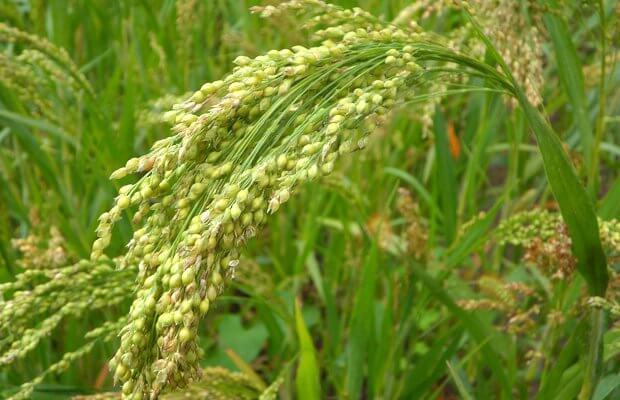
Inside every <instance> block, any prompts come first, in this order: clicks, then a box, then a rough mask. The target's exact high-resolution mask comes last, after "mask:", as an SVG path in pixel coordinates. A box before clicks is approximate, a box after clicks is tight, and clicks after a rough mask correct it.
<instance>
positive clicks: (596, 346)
mask: <svg viewBox="0 0 620 400" xmlns="http://www.w3.org/2000/svg"><path fill="white" fill-rule="evenodd" d="M604 332H605V311H604V310H602V309H600V308H593V309H592V310H591V311H590V337H589V340H588V354H587V359H586V369H585V371H584V377H583V385H582V386H581V392H580V393H579V400H590V399H591V398H592V394H593V393H594V390H595V389H596V385H597V383H598V378H599V374H600V371H601V366H602V361H603V357H602V355H603V333H604Z"/></svg>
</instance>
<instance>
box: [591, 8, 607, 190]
mask: <svg viewBox="0 0 620 400" xmlns="http://www.w3.org/2000/svg"><path fill="white" fill-rule="evenodd" d="M598 6H599V17H600V24H601V26H600V29H601V38H600V39H601V43H600V44H601V71H600V73H601V77H600V81H599V89H598V92H599V93H598V115H597V119H596V127H595V129H596V130H595V135H594V146H593V147H592V160H591V162H592V165H591V168H590V170H591V171H592V174H593V176H591V177H590V185H591V186H592V190H593V192H594V193H593V194H594V195H596V193H597V192H598V189H599V176H598V173H597V172H595V171H598V162H599V159H600V153H601V151H600V146H601V141H602V140H603V134H604V131H605V75H606V74H607V71H606V64H607V63H606V62H605V61H606V60H605V57H606V53H607V41H606V38H605V34H606V32H607V27H606V20H605V6H604V4H603V0H599V2H598Z"/></svg>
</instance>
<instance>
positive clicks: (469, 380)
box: [0, 0, 620, 399]
mask: <svg viewBox="0 0 620 400" xmlns="http://www.w3.org/2000/svg"><path fill="white" fill-rule="evenodd" d="M267 3H268V2H266V1H245V0H209V1H204V0H177V1H173V0H148V1H147V0H135V1H120V0H113V1H110V0H53V1H44V0H5V1H3V2H1V3H0V22H2V23H4V24H6V25H5V26H4V27H3V28H2V29H0V282H8V281H12V280H13V279H14V278H15V276H16V275H17V274H18V273H19V272H21V271H22V270H24V269H28V268H32V267H36V268H43V267H45V266H47V265H50V266H59V265H67V264H70V263H73V262H76V261H78V260H80V259H83V258H88V256H89V250H90V245H91V243H92V241H93V239H94V238H95V233H94V229H95V227H96V225H97V217H98V216H99V215H100V214H101V213H102V212H103V211H105V210H106V209H108V208H109V206H110V204H111V202H112V199H113V197H114V196H115V193H116V190H117V189H118V188H117V187H115V186H114V185H115V183H114V182H112V181H110V180H109V179H108V177H109V175H110V173H111V172H112V171H114V170H115V169H117V168H118V167H120V166H122V165H124V163H125V162H126V160H127V159H129V158H131V157H134V156H136V155H140V154H143V153H145V152H146V151H147V150H148V149H149V147H150V145H151V144H152V143H153V142H154V141H155V140H157V139H160V138H162V137H165V136H167V135H168V132H169V128H170V126H169V125H167V124H166V123H165V122H163V121H162V120H161V113H162V112H164V111H166V110H168V109H169V108H170V107H171V106H172V105H173V104H174V103H175V102H177V101H178V100H179V99H182V96H183V95H184V94H185V93H188V92H190V91H193V90H196V89H197V88H199V87H200V86H201V85H202V83H204V82H206V81H212V80H216V79H219V78H220V77H222V76H223V75H224V74H225V73H226V72H228V71H229V70H230V69H231V66H232V60H233V59H234V58H235V57H237V56H239V55H248V56H256V55H259V54H262V53H264V52H266V51H268V50H270V49H279V48H283V47H290V46H292V45H295V44H300V43H301V44H305V43H307V42H308V38H307V37H306V34H305V33H304V31H303V30H301V29H299V26H298V24H297V23H296V21H295V19H294V18H287V17H282V18H279V19H278V20H277V23H273V22H269V21H265V20H261V19H260V18H259V17H258V16H256V15H253V14H251V13H250V11H249V9H250V7H252V6H254V5H259V4H262V5H264V4H267ZM333 3H335V4H339V5H342V6H345V7H354V6H359V7H362V8H364V9H365V10H368V11H370V12H372V13H373V14H375V15H378V16H381V17H382V18H384V19H385V20H387V21H392V20H397V21H398V22H399V23H405V24H408V23H410V22H411V21H415V22H416V23H417V24H419V25H421V26H423V27H425V28H427V29H429V30H432V31H436V32H443V33H447V34H450V33H451V32H457V33H458V32H459V31H458V29H460V28H461V27H462V26H463V25H464V19H463V16H462V15H461V14H460V13H458V12H455V11H454V10H450V9H448V8H447V6H444V5H443V4H444V2H427V3H425V4H424V5H423V6H422V7H419V9H418V7H414V8H409V10H412V11H411V13H410V14H407V12H405V13H402V11H403V10H407V7H411V4H414V5H415V4H416V2H415V1H405V0H391V1H380V0H365V1H346V0H340V1H333ZM500 3H501V2H500ZM446 4H447V2H446ZM513 4H515V5H516V6H515V7H512V8H511V10H513V11H512V12H514V13H515V14H516V15H518V20H519V21H522V23H523V24H524V25H523V26H521V27H517V26H509V25H510V24H509V23H508V22H510V21H511V20H501V19H499V18H496V19H495V20H486V21H484V23H485V24H487V25H491V26H485V28H488V29H494V30H499V31H502V30H506V32H507V36H508V38H507V39H506V43H505V44H504V45H505V46H510V45H511V44H512V45H515V41H511V37H510V35H516V34H517V33H518V32H517V31H516V28H523V29H526V30H527V32H530V29H534V31H532V32H536V35H537V37H536V40H538V41H539V43H538V45H539V46H538V47H536V46H533V47H532V48H535V49H538V51H539V53H536V54H534V55H533V56H532V55H531V54H525V53H524V54H523V56H521V55H520V54H521V53H518V51H519V49H517V48H515V52H516V53H514V54H519V56H517V57H515V58H514V60H515V61H516V62H517V64H516V65H517V67H518V66H519V62H520V63H521V65H525V66H526V67H525V68H526V69H527V66H528V65H531V63H539V64H538V65H539V67H540V70H539V71H538V73H539V76H536V77H535V78H536V80H537V82H539V84H540V86H539V87H538V90H539V93H540V96H541V98H542V106H543V107H544V109H545V111H546V113H547V115H549V116H550V118H551V121H552V124H553V126H554V128H555V130H556V131H557V132H559V133H560V134H561V137H562V140H563V141H564V143H565V144H566V148H567V149H568V150H569V152H570V155H571V158H572V161H573V162H574V164H575V165H576V166H577V169H578V172H579V173H580V176H581V177H582V178H583V179H584V182H585V183H586V184H587V185H588V187H589V188H590V193H591V195H592V198H593V199H595V200H596V209H597V211H598V213H599V216H600V217H601V218H602V219H603V220H606V221H612V220H613V219H614V218H619V217H620V180H619V174H618V171H619V166H620V141H619V140H620V128H619V127H620V90H618V88H619V84H620V72H619V69H618V68H617V66H616V64H617V59H618V44H619V43H620V30H619V29H618V28H619V27H618V17H619V12H620V6H619V5H618V3H617V2H616V1H603V2H600V3H599V2H595V1H592V2H588V1H584V2H571V1H565V2H561V1H559V2H557V3H556V2H554V1H546V2H537V1H515V2H514V3H513ZM601 5H602V8H603V9H604V10H605V16H604V18H601V15H600V13H599V10H600V8H599V7H600V6H601ZM513 17H514V16H513ZM7 26H10V27H12V28H16V29H19V30H20V31H22V32H26V33H28V34H30V35H33V36H28V37H24V38H23V40H22V41H16V40H14V37H15V34H14V32H13V33H10V32H9V30H10V28H7ZM7 32H9V33H7ZM11 38H13V39H11ZM513 39H514V37H513ZM515 46H516V45H515ZM28 49H31V50H32V49H34V50H38V51H39V52H37V51H30V52H29V51H28ZM59 49H64V50H62V51H61V50H59ZM40 54H44V55H47V57H48V58H50V57H51V59H53V60H55V61H60V62H62V63H65V58H66V60H69V61H67V63H66V65H69V63H70V62H71V61H70V60H72V62H73V63H74V65H75V70H72V69H71V68H65V69H63V70H61V69H59V68H56V67H54V65H52V64H50V63H46V62H45V61H44V60H42V58H45V57H41V56H40ZM602 59H605V60H606V62H605V63H604V68H603V67H602V63H601V60H602ZM601 81H602V82H603V84H601ZM435 107H436V110H435ZM601 110H602V111H603V112H602V114H601V112H600V111H601ZM429 119H431V120H430V121H429ZM556 208H557V207H556V205H555V203H554V200H553V197H552V195H551V192H550V189H549V187H548V185H547V181H546V179H545V175H544V171H543V165H542V160H541V157H540V155H539V153H538V150H537V148H536V146H535V143H534V142H533V139H532V138H531V136H530V135H529V134H528V131H527V124H526V122H525V119H524V116H523V115H522V112H521V111H520V110H519V109H518V108H515V107H514V105H512V104H510V103H509V102H506V101H505V99H503V98H502V97H501V96H499V95H497V94H494V93H484V92H471V93H466V94H463V95H458V96H450V97H445V98H443V99H441V101H436V102H433V103H432V104H430V106H429V105H428V104H426V105H416V104H412V105H410V106H408V107H406V108H403V109H402V110H400V111H399V112H398V113H396V114H395V115H394V116H393V118H392V120H391V122H390V123H389V124H388V125H387V126H385V127H383V128H382V129H380V130H378V131H377V132H375V134H374V136H373V137H372V140H371V143H369V146H368V148H367V149H366V150H365V151H363V152H361V153H360V154H358V155H356V156H355V157H353V158H350V159H348V160H347V161H346V162H345V163H343V164H341V165H340V166H339V167H338V171H337V173H336V174H335V175H333V176H332V177H330V178H329V179H328V180H326V181H324V182H321V183H314V184H310V185H308V187H307V188H306V189H305V190H304V191H302V192H301V193H299V194H298V195H297V196H295V197H294V199H292V200H291V202H290V203H288V204H287V206H286V207H284V209H283V210H282V211H281V212H280V213H278V214H277V215H276V216H275V218H272V219H271V221H270V223H269V226H268V229H266V230H265V231H264V232H262V233H261V234H260V235H259V236H258V237H257V238H256V239H254V240H253V241H251V243H250V245H249V246H248V248H247V249H246V251H245V253H244V254H243V258H242V261H241V264H240V266H239V268H238V276H237V280H236V281H235V282H234V283H233V285H232V286H231V287H230V288H229V290H227V292H226V293H225V295H224V296H223V297H222V299H221V300H219V301H218V302H217V304H215V306H214V308H213V311H212V312H210V313H209V315H208V317H207V318H206V320H204V321H203V322H202V327H201V329H202V343H203V348H204V349H205V351H206V356H205V359H204V365H205V366H221V367H224V368H227V369H229V370H231V371H241V372H242V373H243V374H244V377H245V378H248V377H250V378H249V379H250V381H251V382H253V384H254V385H257V387H258V388H259V389H264V388H265V387H266V386H268V385H269V384H271V383H272V382H278V385H279V386H278V387H279V396H280V398H282V399H292V398H298V397H301V395H300V394H299V391H298V390H297V391H296V383H299V381H300V376H302V375H303V374H304V373H309V374H310V375H311V376H316V375H318V376H319V378H320V386H321V389H320V390H321V393H322V394H321V398H334V399H335V398H338V399H340V398H350V399H358V398H377V399H400V398H403V399H417V398H424V399H427V398H429V399H430V398H436V399H451V398H470V399H495V398H519V399H529V398H540V399H556V398H561V399H572V398H576V396H577V394H578V393H579V389H580V387H581V382H582V379H583V369H584V368H583V364H582V362H583V360H582V359H581V358H580V354H582V353H583V352H584V351H585V348H586V347H585V346H586V344H585V343H586V339H585V337H586V334H587V324H586V323H585V322H584V315H585V311H584V310H587V309H588V307H591V306H592V305H591V303H592V301H590V302H588V299H587V296H586V294H585V285H584V282H583V281H582V279H581V278H580V277H579V276H578V275H576V274H575V272H574V265H572V264H571V263H573V264H574V262H573V261H572V260H571V255H570V242H569V239H568V237H567V235H566V232H565V230H564V228H563V226H562V224H561V222H560V221H556V220H553V221H552V222H549V218H550V217H549V215H548V214H547V212H548V213H550V214H551V215H552V216H553V215H554V214H555V211H556ZM532 210H534V211H532ZM522 211H531V212H530V213H528V214H520V216H519V213H520V212H522ZM514 215H518V216H517V218H516V219H515V218H512V219H510V218H511V217H513V216H514ZM506 220H508V222H505V223H504V224H503V225H502V228H501V229H499V230H498V229H497V226H498V225H499V224H500V223H501V221H506ZM120 225H121V226H120V227H119V228H118V231H117V232H115V237H114V242H113V244H112V252H114V251H116V252H118V251H119V250H120V248H121V246H122V245H123V244H124V243H126V242H127V241H128V240H129V239H130V237H131V229H132V228H131V221H130V220H129V219H126V220H125V221H123V223H122V224H120ZM602 226H607V227H608V233H607V236H606V237H607V238H608V241H607V242H606V243H604V244H606V245H607V250H608V257H609V260H608V261H609V263H610V269H611V273H612V282H611V285H610V291H609V292H610V294H609V295H608V298H607V300H606V301H607V303H605V304H606V306H609V307H610V308H613V306H614V304H615V305H616V306H617V301H618V297H619V296H620V279H619V278H618V271H620V269H619V268H620V266H619V264H618V253H619V252H620V239H618V236H620V227H618V226H617V224H616V225H614V222H610V223H608V224H607V225H605V224H602ZM543 228H544V229H543ZM545 229H546V230H545ZM519 235H521V236H519ZM614 235H618V236H614ZM604 238H605V237H604ZM616 246H617V247H616ZM614 252H615V253H614ZM112 255H113V254H112ZM130 296H131V293H127V294H126V298H124V299H119V302H118V304H115V305H113V306H110V307H106V306H105V305H104V306H101V307H98V308H96V309H93V310H91V311H90V312H88V313H86V314H82V315H79V316H77V317H72V318H66V319H65V320H63V322H62V323H61V324H60V325H59V326H58V327H57V328H56V329H55V330H54V331H53V334H51V335H49V337H46V338H45V339H44V340H43V341H42V342H41V343H40V344H39V345H38V346H37V348H36V350H35V351H33V352H32V353H31V354H29V355H28V356H27V357H26V358H25V359H23V360H20V361H19V362H16V363H12V364H10V365H8V366H5V367H4V368H3V369H2V370H0V390H2V391H4V393H7V394H8V393H11V392H12V391H14V390H15V388H16V387H17V386H18V385H19V384H21V383H23V382H25V381H28V380H30V379H32V378H34V377H35V376H36V375H38V374H39V373H41V372H42V371H43V370H45V369H46V367H47V366H49V365H50V364H51V363H53V362H55V361H57V360H59V359H60V358H61V357H62V354H64V353H66V352H69V351H72V350H74V349H76V348H78V347H79V346H80V345H81V344H82V343H84V333H85V332H87V331H89V330H90V329H92V328H93V327H96V326H99V325H100V324H101V323H102V322H103V321H106V320H110V319H112V318H118V317H119V316H121V315H123V314H125V313H126V312H127V309H128V306H129V299H130ZM295 299H299V313H298V314H299V315H297V316H298V317H299V316H301V317H302V318H296V311H295V304H296V303H295ZM0 307H2V303H1V302H0ZM614 318H615V319H614ZM617 320H618V318H617V316H616V317H614V316H613V313H611V316H610V321H609V329H608V330H607V332H606V334H605V338H604V343H605V348H604V361H605V362H604V367H603V371H602V373H601V381H600V383H599V386H598V387H597V391H596V393H595V398H596V399H604V398H609V399H614V398H615V399H617V398H620V389H617V388H618V387H619V385H620V375H619V374H618V370H619V368H620V361H619V359H618V354H620V325H619V324H618V322H617ZM2 329H10V327H0V332H1V330H2ZM306 330H307V331H308V333H309V337H310V338H311V341H308V340H307V335H306V334H305V332H306ZM1 341H2V337H1V336H0V342H1ZM116 345H117V343H116V342H115V341H114V340H111V341H109V342H107V343H102V344H97V345H95V346H94V348H93V349H92V351H90V352H89V353H87V354H85V355H84V356H83V357H81V358H79V359H78V360H77V361H76V362H75V363H74V364H73V366H72V367H70V368H69V369H68V371H67V372H65V373H63V374H58V375H56V374H51V375H50V376H49V377H48V378H47V379H46V380H45V383H44V384H41V385H39V386H37V390H36V392H35V396H36V398H66V397H68V396H72V395H78V394H90V393H94V392H99V391H110V390H113V389H112V382H111V378H110V376H109V374H108V372H107V369H106V362H107V360H108V359H109V357H110V356H111V355H112V354H113V352H114V349H115V346H116ZM308 349H310V351H312V352H315V353H316V360H317V364H316V365H313V366H312V367H313V368H312V371H311V372H307V371H304V370H303V369H301V368H299V367H298V360H299V356H300V353H303V352H304V351H309V350H308ZM245 378H244V379H245ZM239 379H241V378H239ZM214 381H215V380H214ZM237 383H238V382H237ZM208 384H209V383H208V382H206V385H208ZM200 393H202V396H203V397H204V398H211V397H209V395H208V394H205V393H206V392H204V393H203V392H198V394H196V396H197V397H198V396H200V395H201V394H200ZM214 396H215V395H212V398H216V397H214ZM237 396H239V397H237V398H245V397H241V395H237ZM248 396H249V397H248V398H252V397H251V395H248ZM232 398H235V397H234V396H233V397H232Z"/></svg>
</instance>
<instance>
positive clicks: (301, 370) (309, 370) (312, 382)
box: [295, 300, 321, 400]
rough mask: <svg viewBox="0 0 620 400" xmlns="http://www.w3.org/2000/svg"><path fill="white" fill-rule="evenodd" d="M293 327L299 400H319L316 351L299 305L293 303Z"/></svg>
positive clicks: (296, 383)
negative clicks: (297, 363) (296, 345)
mask: <svg viewBox="0 0 620 400" xmlns="http://www.w3.org/2000/svg"><path fill="white" fill-rule="evenodd" d="M295 326H296V329H297V338H298V339H299V349H300V350H299V365H298V367H297V377H296V379H295V388H296V389H297V398H298V399H300V400H317V399H320V398H321V386H320V383H319V382H320V381H319V366H318V363H317V360H316V350H315V349H314V344H313V343H312V338H311V337H310V333H309V332H308V328H307V327H306V323H305V322H304V318H303V316H302V313H301V303H300V302H299V300H297V301H296V302H295Z"/></svg>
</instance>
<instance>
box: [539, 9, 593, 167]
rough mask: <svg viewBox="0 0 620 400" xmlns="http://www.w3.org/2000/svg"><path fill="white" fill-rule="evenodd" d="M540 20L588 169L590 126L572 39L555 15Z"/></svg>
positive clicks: (581, 76)
mask: <svg viewBox="0 0 620 400" xmlns="http://www.w3.org/2000/svg"><path fill="white" fill-rule="evenodd" d="M543 19H544V22H545V26H546V27H547V31H548V32H549V35H550V36H551V42H552V43H553V49H554V52H555V57H556V65H557V68H558V75H559V77H560V82H561V83H562V86H563V87H564V90H565V91H566V94H567V95H568V101H569V103H570V105H571V107H572V109H573V112H572V115H573V116H574V119H575V124H576V125H577V129H578V131H579V135H580V137H581V146H582V148H583V154H584V157H585V160H586V165H588V168H592V165H591V157H592V145H593V144H592V143H593V134H592V125H591V123H590V120H589V118H588V104H587V103H586V95H585V88H584V80H583V73H582V67H581V62H580V61H579V57H578V55H577V50H576V49H575V45H574V44H573V42H572V40H571V34H570V31H569V29H568V25H567V24H566V21H565V20H564V19H563V18H562V17H561V16H560V15H558V14H556V13H547V14H545V15H544V17H543ZM595 167H596V166H595ZM594 173H596V171H588V177H590V178H592V176H593V175H592V174H594Z"/></svg>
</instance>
